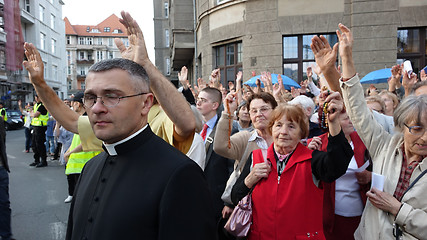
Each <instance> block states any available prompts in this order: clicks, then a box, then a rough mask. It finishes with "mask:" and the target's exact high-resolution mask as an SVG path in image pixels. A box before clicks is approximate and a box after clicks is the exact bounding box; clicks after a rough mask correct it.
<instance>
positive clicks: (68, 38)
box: [67, 36, 71, 45]
mask: <svg viewBox="0 0 427 240" xmlns="http://www.w3.org/2000/svg"><path fill="white" fill-rule="evenodd" d="M67 44H68V45H70V44H71V37H70V36H67Z"/></svg>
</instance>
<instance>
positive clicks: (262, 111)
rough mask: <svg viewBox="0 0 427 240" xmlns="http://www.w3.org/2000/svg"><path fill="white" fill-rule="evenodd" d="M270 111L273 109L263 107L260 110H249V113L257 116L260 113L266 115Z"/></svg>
mask: <svg viewBox="0 0 427 240" xmlns="http://www.w3.org/2000/svg"><path fill="white" fill-rule="evenodd" d="M270 109H271V107H261V108H260V109H256V108H252V109H250V110H249V113H250V114H251V115H256V114H257V113H258V112H259V113H261V114H264V113H266V112H267V111H268V110H270Z"/></svg>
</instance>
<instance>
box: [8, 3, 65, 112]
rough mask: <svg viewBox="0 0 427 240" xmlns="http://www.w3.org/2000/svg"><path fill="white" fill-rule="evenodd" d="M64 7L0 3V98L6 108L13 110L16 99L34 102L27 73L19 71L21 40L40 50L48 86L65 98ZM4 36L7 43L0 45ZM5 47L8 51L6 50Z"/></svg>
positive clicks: (47, 4) (61, 4)
mask: <svg viewBox="0 0 427 240" xmlns="http://www.w3.org/2000/svg"><path fill="white" fill-rule="evenodd" d="M63 5H64V3H63V2H62V0H1V2H0V7H1V10H2V11H1V16H0V17H1V24H0V25H1V27H0V79H1V81H0V95H1V98H2V101H3V102H5V104H6V106H7V107H8V108H11V109H12V108H15V109H16V108H17V100H18V99H21V100H22V101H25V102H29V101H33V100H34V94H35V91H34V89H33V86H32V85H31V83H30V81H29V78H28V72H27V71H26V70H25V69H24V68H22V61H23V60H24V51H23V42H24V41H26V42H31V43H33V44H34V45H35V46H36V47H37V49H38V50H39V51H40V54H41V57H42V59H43V61H44V73H45V79H46V82H47V83H48V85H49V86H51V87H52V88H53V89H54V90H55V92H56V93H57V94H58V95H59V96H60V97H64V96H66V94H67V89H66V84H65V79H66V76H65V68H66V65H65V45H64V44H63V43H64V41H65V40H64V39H65V32H64V22H63V21H62V6H63ZM3 10H5V11H3ZM7 11H9V13H10V15H7V13H6V12H7ZM12 12H13V13H12ZM8 17H9V19H8ZM3 23H4V25H3ZM19 25H20V26H19ZM12 26H13V27H12ZM18 26H19V27H18ZM6 28H9V30H8V31H6ZM3 37H5V39H7V43H6V44H3V43H2V42H3V40H4V39H3ZM8 44H10V45H8ZM5 45H6V49H9V50H5V47H4V46H5ZM7 45H8V46H9V47H7ZM11 48H13V50H12V52H13V53H12V52H10V49H11ZM7 51H9V52H8V53H7Z"/></svg>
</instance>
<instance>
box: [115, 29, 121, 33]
mask: <svg viewBox="0 0 427 240" xmlns="http://www.w3.org/2000/svg"><path fill="white" fill-rule="evenodd" d="M113 33H123V31H122V30H121V29H114V31H113Z"/></svg>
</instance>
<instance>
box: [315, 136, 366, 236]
mask: <svg viewBox="0 0 427 240" xmlns="http://www.w3.org/2000/svg"><path fill="white" fill-rule="evenodd" d="M319 137H320V138H321V139H322V146H321V147H320V149H319V150H320V151H324V152H326V147H327V145H328V133H325V134H322V135H320V136H319ZM350 138H351V141H352V142H353V146H354V150H353V151H354V158H355V160H356V163H357V166H358V167H361V166H362V165H363V164H365V153H366V147H365V144H363V142H362V139H360V137H359V135H358V134H357V132H353V133H351V134H350ZM310 141H311V140H309V141H308V143H310ZM359 185H360V184H359ZM322 186H323V189H324V196H323V227H324V231H325V232H332V230H333V228H334V226H333V223H334V217H335V182H333V183H322ZM369 187H370V186H369V184H365V185H360V197H361V198H362V202H363V205H365V204H366V199H367V197H366V192H367V191H369Z"/></svg>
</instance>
